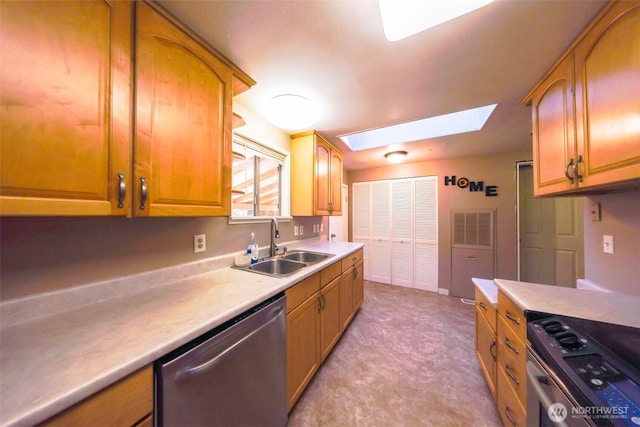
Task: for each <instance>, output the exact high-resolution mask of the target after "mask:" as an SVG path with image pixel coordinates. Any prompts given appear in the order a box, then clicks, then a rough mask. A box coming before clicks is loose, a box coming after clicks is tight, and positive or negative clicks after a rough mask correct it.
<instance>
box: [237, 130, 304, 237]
mask: <svg viewBox="0 0 640 427" xmlns="http://www.w3.org/2000/svg"><path fill="white" fill-rule="evenodd" d="M232 141H233V143H234V144H241V145H245V146H246V147H247V148H248V149H250V150H252V151H254V152H257V153H260V154H262V155H265V156H267V157H271V158H273V159H275V160H276V161H278V162H282V169H281V171H280V215H279V216H277V217H276V218H277V219H278V221H282V222H287V221H290V220H291V219H292V217H291V155H290V153H289V152H288V151H286V150H283V149H282V148H280V147H275V146H273V145H270V144H265V143H263V142H258V141H255V140H253V139H251V138H249V137H247V136H244V135H242V134H240V133H236V132H234V133H233V137H232ZM232 174H233V171H232ZM230 197H233V195H231V196H230ZM232 213H233V203H232ZM271 218H273V217H272V216H250V217H234V216H229V224H251V223H262V222H268V221H271Z"/></svg>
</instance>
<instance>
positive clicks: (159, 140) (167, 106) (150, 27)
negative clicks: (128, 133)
mask: <svg viewBox="0 0 640 427" xmlns="http://www.w3.org/2000/svg"><path fill="white" fill-rule="evenodd" d="M136 5H137V8H138V10H137V45H136V55H137V61H138V62H137V67H136V132H135V137H136V140H135V182H134V185H135V187H136V189H135V192H134V195H135V197H134V212H135V214H136V215H143V216H211V215H229V214H230V212H231V122H232V111H231V97H232V81H233V76H232V71H231V70H230V69H229V68H228V67H227V66H226V65H225V64H223V63H222V62H220V61H219V60H218V59H217V58H216V57H214V55H213V54H212V53H211V52H210V51H209V50H207V49H205V48H204V47H203V46H202V45H201V44H199V43H198V42H196V41H195V40H194V39H193V38H192V37H191V36H190V35H189V33H187V32H186V30H184V29H183V28H182V27H180V26H178V25H177V24H175V23H174V22H173V21H172V20H170V19H169V18H168V17H167V16H166V15H165V14H164V13H162V12H161V11H160V10H159V9H156V8H155V6H151V5H149V4H147V3H137V4H136Z"/></svg>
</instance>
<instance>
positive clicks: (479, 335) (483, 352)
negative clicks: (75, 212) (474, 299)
mask: <svg viewBox="0 0 640 427" xmlns="http://www.w3.org/2000/svg"><path fill="white" fill-rule="evenodd" d="M476 355H477V356H478V361H479V362H480V368H482V373H483V374H484V376H485V378H486V380H487V384H488V385H489V389H490V390H491V394H492V395H493V399H494V400H495V399H496V397H497V396H496V355H497V342H496V333H495V332H494V331H493V329H491V326H489V323H488V322H487V320H486V319H485V318H484V315H483V314H482V312H481V311H480V309H478V308H477V307H476Z"/></svg>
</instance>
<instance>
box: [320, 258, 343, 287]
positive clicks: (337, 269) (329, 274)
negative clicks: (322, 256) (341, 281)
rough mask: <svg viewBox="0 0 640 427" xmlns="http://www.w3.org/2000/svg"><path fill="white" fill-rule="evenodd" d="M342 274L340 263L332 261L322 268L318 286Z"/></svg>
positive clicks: (322, 285) (325, 284)
mask: <svg viewBox="0 0 640 427" xmlns="http://www.w3.org/2000/svg"><path fill="white" fill-rule="evenodd" d="M341 274H342V265H341V264H340V263H339V262H337V261H336V262H334V263H333V264H331V265H330V266H328V267H325V268H324V270H322V271H321V272H320V287H325V286H327V285H328V284H329V283H331V282H332V281H333V280H334V279H335V278H336V277H339V276H340V275H341Z"/></svg>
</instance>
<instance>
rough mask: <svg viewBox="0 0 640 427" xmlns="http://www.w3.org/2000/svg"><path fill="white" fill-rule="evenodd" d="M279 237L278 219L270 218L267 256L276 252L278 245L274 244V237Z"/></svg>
mask: <svg viewBox="0 0 640 427" xmlns="http://www.w3.org/2000/svg"><path fill="white" fill-rule="evenodd" d="M279 238H280V229H279V228H278V220H277V219H276V218H275V217H273V218H271V245H270V246H269V256H275V255H276V253H277V252H278V246H277V245H276V239H279Z"/></svg>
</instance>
